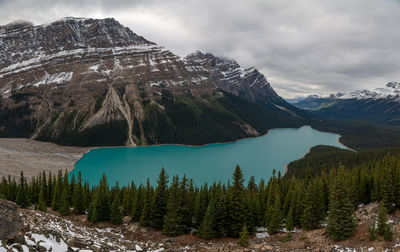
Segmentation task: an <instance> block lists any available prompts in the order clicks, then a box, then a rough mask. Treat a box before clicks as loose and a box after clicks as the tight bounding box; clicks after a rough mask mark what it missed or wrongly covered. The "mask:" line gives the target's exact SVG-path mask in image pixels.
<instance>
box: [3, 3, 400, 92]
mask: <svg viewBox="0 0 400 252" xmlns="http://www.w3.org/2000/svg"><path fill="white" fill-rule="evenodd" d="M398 13H400V1H399V0H381V1H376V0H351V1H349V0H335V1H330V0H298V1H290V0H279V1H278V0H274V1H272V0H235V1H231V0H218V1H215V0H202V1H196V0H147V1H139V0H113V1H109V0H108V1H107V0H100V1H95V0H85V1H80V0H69V1H61V0H58V1H54V0H37V1H33V0H0V23H3V24H4V23H8V22H11V21H13V20H19V19H24V20H31V21H33V22H34V23H35V24H40V23H48V22H51V21H54V20H56V19H59V18H62V17H64V16H88V17H95V18H103V17H114V18H115V19H117V20H119V21H120V22H121V23H122V24H124V25H126V26H128V27H130V28H131V29H132V30H133V31H134V32H136V33H138V34H140V35H142V36H144V37H146V38H147V39H149V40H151V41H154V42H157V43H158V44H160V45H164V46H166V47H167V48H169V49H170V50H171V51H173V52H175V53H177V54H178V55H180V56H185V55H186V54H188V53H191V52H193V51H195V50H197V49H199V50H202V51H207V52H212V53H214V54H216V55H220V56H225V57H230V58H235V59H236V60H238V62H239V63H240V64H241V65H243V66H244V67H248V66H255V67H257V68H259V69H260V70H261V71H262V72H263V73H264V74H265V75H266V76H267V78H268V79H269V80H270V82H271V84H272V86H273V87H274V88H275V89H276V90H277V92H278V93H280V94H281V95H283V96H286V97H291V96H297V95H299V94H302V95H303V94H304V95H307V94H312V93H319V94H327V93H335V92H339V91H340V92H342V91H351V90H354V89H361V88H372V87H377V86H382V85H384V84H385V83H386V82H387V81H391V80H398V81H400V47H399V42H400V32H399V28H398V27H399V26H398V24H399V23H400V15H398Z"/></svg>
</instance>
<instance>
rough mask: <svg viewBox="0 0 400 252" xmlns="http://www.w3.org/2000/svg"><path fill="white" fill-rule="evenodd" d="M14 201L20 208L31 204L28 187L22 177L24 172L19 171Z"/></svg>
mask: <svg viewBox="0 0 400 252" xmlns="http://www.w3.org/2000/svg"><path fill="white" fill-rule="evenodd" d="M15 202H16V203H17V204H18V205H19V206H20V207H22V208H26V207H29V206H30V205H31V203H30V200H29V197H28V189H27V184H26V180H25V178H24V173H23V172H22V171H21V175H20V181H19V184H18V193H17V198H16V200H15Z"/></svg>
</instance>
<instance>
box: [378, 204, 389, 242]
mask: <svg viewBox="0 0 400 252" xmlns="http://www.w3.org/2000/svg"><path fill="white" fill-rule="evenodd" d="M387 225H388V223H387V211H386V207H385V205H384V204H383V203H382V202H381V204H379V210H378V224H377V229H376V231H377V232H378V234H379V235H382V236H383V235H384V234H385V231H386V226H387Z"/></svg>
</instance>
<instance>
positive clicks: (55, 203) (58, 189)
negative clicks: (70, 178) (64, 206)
mask: <svg viewBox="0 0 400 252" xmlns="http://www.w3.org/2000/svg"><path fill="white" fill-rule="evenodd" d="M53 187H54V188H53V190H52V191H53V195H52V200H51V208H52V209H53V210H54V211H57V209H58V207H59V204H60V198H61V194H62V192H63V184H62V171H59V172H58V175H57V180H56V181H55V183H53Z"/></svg>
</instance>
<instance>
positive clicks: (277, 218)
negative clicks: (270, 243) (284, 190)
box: [267, 194, 282, 234]
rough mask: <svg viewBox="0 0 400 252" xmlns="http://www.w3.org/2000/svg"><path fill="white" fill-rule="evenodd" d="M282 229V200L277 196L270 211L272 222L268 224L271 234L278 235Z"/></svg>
mask: <svg viewBox="0 0 400 252" xmlns="http://www.w3.org/2000/svg"><path fill="white" fill-rule="evenodd" d="M281 228H282V214H281V200H280V198H279V195H278V194H276V195H275V200H274V205H273V206H271V210H270V221H269V223H268V224H267V230H268V233H269V234H276V233H278V232H279V231H280V230H281Z"/></svg>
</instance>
